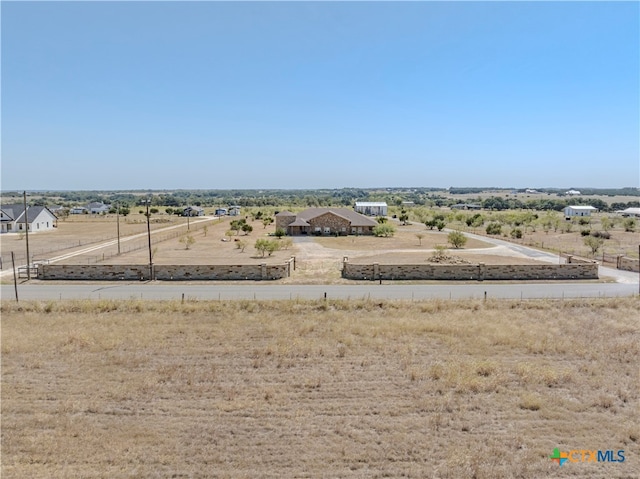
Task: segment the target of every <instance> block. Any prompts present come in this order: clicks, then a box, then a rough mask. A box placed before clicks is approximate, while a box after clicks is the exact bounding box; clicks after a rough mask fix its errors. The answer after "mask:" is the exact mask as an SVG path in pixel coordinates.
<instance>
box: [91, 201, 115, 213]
mask: <svg viewBox="0 0 640 479" xmlns="http://www.w3.org/2000/svg"><path fill="white" fill-rule="evenodd" d="M86 209H87V211H89V213H91V214H93V215H99V214H102V213H108V212H109V210H110V209H111V205H105V204H104V203H98V202H93V203H89V204H88V205H87V208H86Z"/></svg>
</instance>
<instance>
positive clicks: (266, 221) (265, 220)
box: [256, 211, 273, 229]
mask: <svg viewBox="0 0 640 479" xmlns="http://www.w3.org/2000/svg"><path fill="white" fill-rule="evenodd" d="M258 213H260V212H259V211H258ZM256 219H257V216H256ZM271 223H273V218H272V217H271V216H267V217H266V218H262V224H263V225H264V229H266V228H267V226H269V225H270V224H271Z"/></svg>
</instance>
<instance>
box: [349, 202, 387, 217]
mask: <svg viewBox="0 0 640 479" xmlns="http://www.w3.org/2000/svg"><path fill="white" fill-rule="evenodd" d="M355 210H356V212H357V213H360V214H363V215H367V216H387V203H385V202H384V201H356V207H355Z"/></svg>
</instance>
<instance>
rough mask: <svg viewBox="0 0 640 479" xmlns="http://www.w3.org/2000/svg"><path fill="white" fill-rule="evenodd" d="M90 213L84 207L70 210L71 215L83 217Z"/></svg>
mask: <svg viewBox="0 0 640 479" xmlns="http://www.w3.org/2000/svg"><path fill="white" fill-rule="evenodd" d="M88 212H89V210H87V209H86V208H85V207H84V206H74V207H73V208H71V209H70V210H69V214H70V215H83V214H85V213H88Z"/></svg>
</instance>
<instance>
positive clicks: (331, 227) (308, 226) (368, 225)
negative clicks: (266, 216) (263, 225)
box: [276, 208, 378, 236]
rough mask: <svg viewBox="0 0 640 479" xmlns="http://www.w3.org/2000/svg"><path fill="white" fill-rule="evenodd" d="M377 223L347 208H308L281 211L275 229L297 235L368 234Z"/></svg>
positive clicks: (277, 216)
mask: <svg viewBox="0 0 640 479" xmlns="http://www.w3.org/2000/svg"><path fill="white" fill-rule="evenodd" d="M377 224H378V223H377V222H375V221H374V220H372V219H371V218H367V217H366V216H363V215H361V214H360V213H356V212H355V211H353V210H350V209H347V208H309V209H306V210H304V211H301V212H300V213H291V212H289V211H281V212H280V213H278V214H277V215H276V229H277V228H282V229H283V230H285V231H286V232H287V234H288V235H290V236H297V235H306V234H312V235H348V234H358V235H369V234H372V233H373V228H374V227H375V226H376V225H377Z"/></svg>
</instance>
